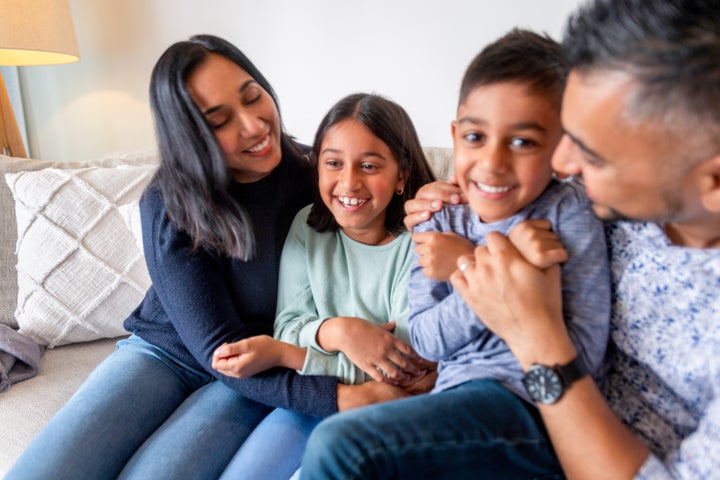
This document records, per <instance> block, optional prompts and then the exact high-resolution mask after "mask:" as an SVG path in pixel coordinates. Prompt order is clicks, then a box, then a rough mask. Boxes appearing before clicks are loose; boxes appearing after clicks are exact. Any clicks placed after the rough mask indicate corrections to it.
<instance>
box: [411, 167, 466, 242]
mask: <svg viewBox="0 0 720 480" xmlns="http://www.w3.org/2000/svg"><path fill="white" fill-rule="evenodd" d="M466 201H467V199H466V198H465V195H464V194H463V192H462V190H460V187H458V185H457V180H456V179H455V177H454V176H453V177H450V181H449V182H441V181H437V182H433V183H428V184H426V185H423V186H422V187H420V190H418V192H417V194H416V195H415V198H413V199H411V200H408V201H407V202H405V219H404V220H403V223H405V228H407V229H408V230H409V231H411V232H412V230H413V228H415V225H419V224H421V223H422V222H424V221H426V220H429V219H430V216H431V215H432V214H433V213H434V212H438V211H440V210H441V209H442V207H443V203H448V204H450V205H456V204H458V203H463V202H466Z"/></svg>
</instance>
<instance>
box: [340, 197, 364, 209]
mask: <svg viewBox="0 0 720 480" xmlns="http://www.w3.org/2000/svg"><path fill="white" fill-rule="evenodd" d="M337 198H338V200H339V201H340V203H342V204H343V205H345V206H346V207H355V206H358V205H362V204H363V203H365V202H366V201H367V200H365V199H362V198H356V197H337Z"/></svg>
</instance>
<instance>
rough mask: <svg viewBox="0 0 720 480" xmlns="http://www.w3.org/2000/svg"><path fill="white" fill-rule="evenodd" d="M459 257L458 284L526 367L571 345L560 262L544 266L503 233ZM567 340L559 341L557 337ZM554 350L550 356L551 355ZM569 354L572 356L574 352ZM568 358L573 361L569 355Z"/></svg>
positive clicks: (455, 282)
mask: <svg viewBox="0 0 720 480" xmlns="http://www.w3.org/2000/svg"><path fill="white" fill-rule="evenodd" d="M486 242H487V245H486V246H483V245H481V246H478V247H477V248H476V249H475V253H474V255H471V256H466V255H463V256H461V257H460V258H459V259H458V270H457V271H455V273H453V274H452V275H451V277H450V282H451V283H452V285H453V287H454V288H455V289H456V290H457V291H458V293H460V295H461V296H462V297H463V298H464V299H465V301H466V302H467V304H468V305H469V306H470V308H472V309H473V311H474V312H475V313H476V314H477V315H478V317H479V318H482V320H483V323H484V324H485V325H486V326H487V327H488V328H489V329H490V330H492V331H493V332H494V333H495V334H497V335H498V336H499V337H500V338H502V339H503V340H505V342H507V344H508V346H509V347H510V349H511V350H512V352H513V353H514V354H515V356H516V357H517V358H518V360H520V363H521V364H522V365H523V367H525V368H527V367H528V366H529V364H530V363H532V362H533V361H535V360H537V359H538V358H550V359H552V357H553V356H554V355H556V354H557V352H558V351H559V350H558V349H560V350H563V351H564V354H563V355H564V356H566V355H567V354H568V353H571V352H568V351H567V348H568V345H569V348H572V343H571V342H569V337H568V334H567V330H566V327H565V323H564V322H563V315H562V294H561V286H560V265H557V264H556V265H553V266H550V267H548V268H547V269H544V270H542V269H539V268H537V267H536V266H534V265H531V264H530V263H529V262H528V261H527V260H526V259H525V257H524V256H523V255H522V254H521V253H520V252H519V251H518V250H517V249H516V248H515V247H514V246H513V244H512V243H511V242H510V240H508V239H507V238H506V237H504V236H503V235H502V234H500V233H498V232H490V233H488V235H487V236H486ZM554 340H557V341H558V342H560V341H562V346H561V345H554V344H553V341H554ZM546 353H549V354H550V357H548V356H547V355H546ZM569 358H572V355H570V357H569ZM569 358H568V359H569Z"/></svg>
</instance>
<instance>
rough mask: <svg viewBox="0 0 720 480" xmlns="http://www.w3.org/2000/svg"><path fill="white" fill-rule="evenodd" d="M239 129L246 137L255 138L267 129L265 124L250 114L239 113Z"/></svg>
mask: <svg viewBox="0 0 720 480" xmlns="http://www.w3.org/2000/svg"><path fill="white" fill-rule="evenodd" d="M237 119H238V127H239V129H240V134H241V135H242V136H244V137H255V136H257V135H258V134H259V133H261V132H262V131H263V129H264V128H265V122H263V120H262V119H261V118H260V117H258V116H257V115H254V114H252V113H250V112H238V114H237Z"/></svg>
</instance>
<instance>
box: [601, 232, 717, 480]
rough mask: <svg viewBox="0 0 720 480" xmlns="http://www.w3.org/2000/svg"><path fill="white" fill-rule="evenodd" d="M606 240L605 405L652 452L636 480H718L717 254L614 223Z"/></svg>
mask: <svg viewBox="0 0 720 480" xmlns="http://www.w3.org/2000/svg"><path fill="white" fill-rule="evenodd" d="M608 241H609V243H610V250H611V271H612V272H613V309H612V312H613V316H612V323H611V346H610V354H611V355H612V365H613V367H612V370H611V371H610V374H609V392H608V398H609V402H610V405H611V406H612V407H613V409H614V410H615V412H616V413H617V415H618V416H619V417H620V418H621V419H622V420H623V421H624V422H625V423H626V424H627V425H629V426H630V428H631V429H632V430H634V431H635V432H636V433H637V434H638V435H640V436H641V437H642V438H643V439H644V441H645V442H646V443H647V445H648V447H649V448H650V449H651V451H652V455H651V456H650V457H649V458H648V460H647V461H646V463H645V464H644V465H643V467H642V468H641V470H640V472H639V473H638V476H637V477H636V478H639V479H653V480H657V479H670V478H687V479H709V478H720V315H719V313H720V250H718V249H696V248H687V247H680V246H675V245H672V244H671V243H670V242H669V240H668V239H667V237H666V235H665V233H664V231H663V230H662V229H661V228H660V227H659V226H658V225H656V224H652V223H630V222H618V223H616V224H614V225H612V226H610V227H608Z"/></svg>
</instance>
